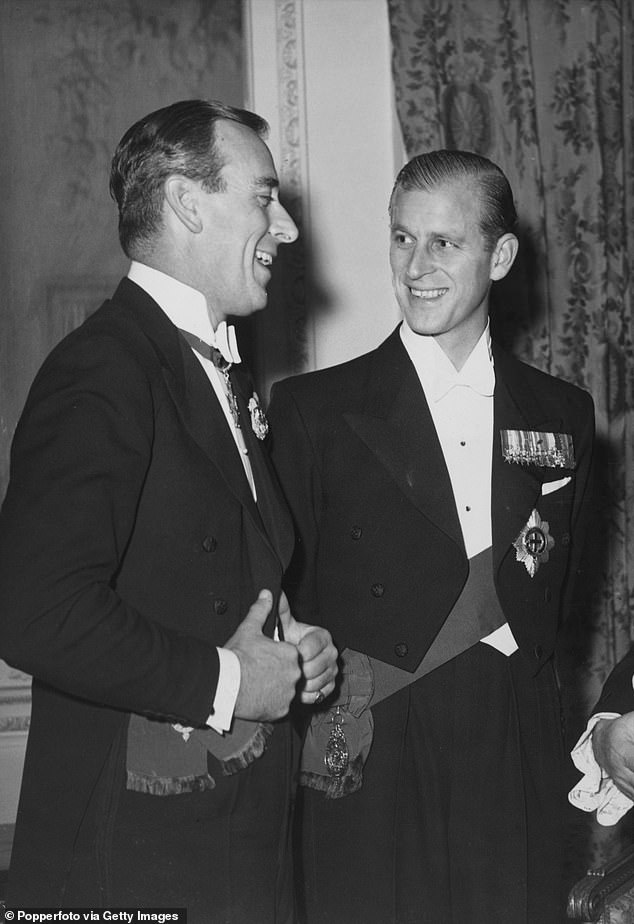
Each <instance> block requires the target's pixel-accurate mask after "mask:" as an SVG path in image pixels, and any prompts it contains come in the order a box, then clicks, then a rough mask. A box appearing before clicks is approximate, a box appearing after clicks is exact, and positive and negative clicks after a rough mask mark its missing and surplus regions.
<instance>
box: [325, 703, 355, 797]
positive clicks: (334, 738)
mask: <svg viewBox="0 0 634 924" xmlns="http://www.w3.org/2000/svg"><path fill="white" fill-rule="evenodd" d="M331 721H332V728H331V730H330V737H329V738H328V742H327V744H326V753H325V755H324V763H325V765H326V769H327V770H328V773H329V774H330V775H331V776H332V777H334V778H335V779H339V778H340V777H342V776H343V775H344V773H345V772H346V770H347V769H348V765H349V763H350V753H349V751H348V742H347V741H346V736H345V733H344V730H343V724H344V720H343V715H342V714H341V708H340V707H339V706H337V711H336V712H335V714H334V715H333V717H332V720H331Z"/></svg>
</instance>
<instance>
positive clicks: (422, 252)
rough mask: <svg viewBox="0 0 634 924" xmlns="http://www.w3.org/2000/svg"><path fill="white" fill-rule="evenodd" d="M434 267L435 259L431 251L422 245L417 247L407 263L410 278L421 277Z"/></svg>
mask: <svg viewBox="0 0 634 924" xmlns="http://www.w3.org/2000/svg"><path fill="white" fill-rule="evenodd" d="M432 269H433V261H432V259H431V255H430V253H429V251H428V250H427V249H426V248H425V247H422V246H418V247H415V248H414V250H413V251H412V254H411V256H410V259H409V263H408V264H407V275H408V276H409V277H410V279H420V277H421V276H424V275H425V273H429V272H431V271H432Z"/></svg>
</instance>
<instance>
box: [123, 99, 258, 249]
mask: <svg viewBox="0 0 634 924" xmlns="http://www.w3.org/2000/svg"><path fill="white" fill-rule="evenodd" d="M219 119H229V120H231V121H232V122H239V123H240V124H241V125H246V126H247V128H250V129H252V130H253V131H254V132H255V133H256V134H257V135H259V136H260V137H261V138H263V137H265V136H266V134H267V132H268V128H269V126H268V124H267V122H266V121H265V120H264V119H262V118H261V117H260V116H259V115H256V114H255V113H254V112H249V111H248V110H247V109H237V108H236V107H235V106H228V105H226V104H225V103H221V102H218V101H217V100H200V99H191V100H183V101H181V102H178V103H173V104H172V105H171V106H165V107H164V108H163V109H157V110H156V111H155V112H151V113H150V114H149V115H146V116H144V117H143V118H142V119H139V121H138V122H135V124H134V125H132V126H131V127H130V128H129V129H128V130H127V132H126V133H125V135H124V136H123V138H122V139H121V141H120V142H119V144H118V145H117V149H116V151H115V153H114V156H113V158H112V165H111V168H110V194H111V196H112V198H113V199H114V200H115V202H116V203H117V207H118V209H119V240H120V242H121V247H122V248H123V251H124V253H125V254H126V256H128V257H130V258H134V256H135V255H136V256H138V255H140V254H142V253H143V252H144V250H145V249H146V248H147V246H148V245H149V244H150V242H151V241H152V238H153V237H154V235H155V234H156V232H157V231H158V230H159V229H160V227H161V211H162V207H163V184H164V182H165V180H166V179H167V177H168V176H170V174H173V173H179V174H182V175H183V176H186V177H190V178H191V179H195V180H199V181H201V182H202V184H203V186H204V188H205V189H207V190H208V191H210V192H211V191H214V190H220V189H222V188H223V181H222V178H221V176H220V172H221V170H222V168H223V166H224V160H223V159H222V157H221V155H220V152H219V150H218V148H217V147H216V144H215V124H216V122H217V121H218V120H219Z"/></svg>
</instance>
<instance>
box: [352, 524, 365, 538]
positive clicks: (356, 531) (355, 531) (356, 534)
mask: <svg viewBox="0 0 634 924" xmlns="http://www.w3.org/2000/svg"><path fill="white" fill-rule="evenodd" d="M350 535H351V536H352V538H353V539H360V538H361V536H362V535H363V530H362V529H361V527H360V526H353V527H352V529H351V530H350Z"/></svg>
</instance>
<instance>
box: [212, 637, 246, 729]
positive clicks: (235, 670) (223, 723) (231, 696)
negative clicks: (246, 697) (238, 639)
mask: <svg viewBox="0 0 634 924" xmlns="http://www.w3.org/2000/svg"><path fill="white" fill-rule="evenodd" d="M218 657H219V659H220V673H219V674H218V686H217V687H216V695H215V697H214V703H213V709H214V711H213V714H212V715H210V716H209V718H208V719H207V725H209V727H210V728H213V729H214V731H217V732H218V733H219V734H222V733H223V732H226V731H229V729H230V728H231V722H232V721H233V712H234V709H235V708H236V700H237V699H238V691H239V689H240V661H239V660H238V656H237V654H235V652H233V651H229V649H228V648H219V649H218Z"/></svg>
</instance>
